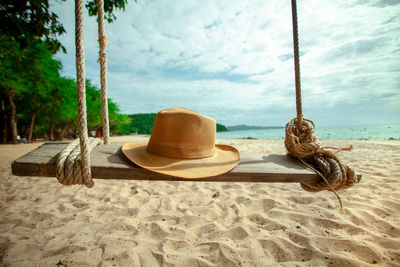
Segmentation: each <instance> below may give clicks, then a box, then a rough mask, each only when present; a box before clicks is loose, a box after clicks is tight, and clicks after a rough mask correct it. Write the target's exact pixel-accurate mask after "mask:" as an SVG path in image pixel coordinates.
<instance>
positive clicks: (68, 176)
mask: <svg viewBox="0 0 400 267" xmlns="http://www.w3.org/2000/svg"><path fill="white" fill-rule="evenodd" d="M102 143H103V141H102V140H101V139H99V138H93V137H91V138H89V139H88V153H90V152H91V151H92V150H93V149H94V148H95V147H96V146H97V145H99V144H102ZM56 177H57V179H58V181H59V182H60V183H61V184H63V185H74V184H84V185H86V186H87V187H89V188H91V187H93V185H94V183H93V179H92V177H90V176H89V177H88V176H87V175H85V174H84V172H83V171H82V161H81V148H80V145H79V139H75V140H74V141H72V142H71V143H70V144H68V145H67V146H66V147H65V148H64V150H63V151H61V153H60V154H59V155H58V158H57V169H56Z"/></svg>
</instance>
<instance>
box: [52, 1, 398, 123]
mask: <svg viewBox="0 0 400 267" xmlns="http://www.w3.org/2000/svg"><path fill="white" fill-rule="evenodd" d="M297 5H298V21H299V41H300V49H301V57H300V61H301V78H302V97H303V113H304V115H305V117H306V118H309V119H311V120H313V121H314V122H315V123H316V124H317V125H321V126H329V125H333V126H336V125H366V124H380V123H400V15H399V14H400V0H337V1H334V0H299V1H298V4H297ZM73 6H74V2H73V1H72V0H67V2H59V1H53V2H52V10H53V11H54V12H56V13H57V14H58V16H59V17H60V20H61V22H62V23H63V24H64V27H65V28H66V30H67V33H66V34H64V35H63V36H61V37H60V40H61V42H62V43H63V44H64V46H65V47H66V48H67V51H68V52H67V54H62V53H59V54H58V55H57V57H58V58H59V59H60V60H61V61H62V63H63V65H64V70H63V73H64V75H66V76H69V77H75V58H74V55H75V54H74V53H75V50H74V38H75V37H74V11H73V10H74V8H73ZM116 15H117V20H116V21H115V22H114V23H112V24H107V25H106V34H107V35H108V47H107V54H108V95H109V97H111V98H112V99H113V100H114V101H115V102H116V103H117V104H118V105H119V106H120V108H121V111H122V112H123V113H127V114H131V113H146V112H157V111H158V110H161V109H164V108H168V107H177V106H180V107H186V108H189V109H192V110H195V111H198V112H200V113H204V114H206V115H209V116H212V117H214V118H215V119H216V120H217V121H218V122H220V123H223V124H225V125H236V124H249V125H265V126H268V125H279V126H284V125H285V124H286V123H287V122H288V121H289V120H290V119H292V118H293V117H295V115H296V108H295V89H294V70H293V46H292V29H291V23H292V22H291V7H290V1H289V0H284V1H283V0H269V1H265V0H248V1H246V0H202V1H200V0H185V1H174V0H138V1H137V3H135V2H134V1H133V0H129V2H128V5H127V8H126V10H125V12H117V13H116ZM85 19H86V21H85V56H86V77H87V78H89V79H91V80H93V81H94V83H95V84H97V85H99V75H100V74H99V66H98V64H97V58H98V44H97V24H96V19H95V18H94V17H88V16H87V11H86V10H85Z"/></svg>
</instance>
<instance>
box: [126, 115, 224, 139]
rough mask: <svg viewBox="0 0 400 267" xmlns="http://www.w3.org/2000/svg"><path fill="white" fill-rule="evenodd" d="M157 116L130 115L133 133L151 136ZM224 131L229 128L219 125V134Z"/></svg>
mask: <svg viewBox="0 0 400 267" xmlns="http://www.w3.org/2000/svg"><path fill="white" fill-rule="evenodd" d="M156 115H157V114H156V113H141V114H132V115H128V116H129V118H131V119H132V121H131V124H130V127H131V130H130V131H131V133H138V134H151V131H152V130H153V124H154V120H155V118H156ZM125 127H127V126H125ZM127 130H128V129H127ZM223 131H227V128H226V127H225V126H224V125H222V124H219V123H217V132H223Z"/></svg>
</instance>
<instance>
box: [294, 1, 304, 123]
mask: <svg viewBox="0 0 400 267" xmlns="http://www.w3.org/2000/svg"><path fill="white" fill-rule="evenodd" d="M292 22H293V23H292V26H293V52H294V72H295V83H296V111H297V122H298V126H299V128H300V127H301V125H303V110H302V105H301V79H300V57H299V35H298V29H297V28H298V27H297V6H296V0H292Z"/></svg>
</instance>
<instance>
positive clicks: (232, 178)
mask: <svg viewBox="0 0 400 267" xmlns="http://www.w3.org/2000/svg"><path fill="white" fill-rule="evenodd" d="M67 144H68V143H63V142H53V143H45V144H43V145H42V146H40V147H38V148H37V149H35V150H33V151H31V152H30V153H28V154H26V155H24V156H22V157H20V158H19V159H17V160H15V161H14V162H13V163H12V173H13V174H14V175H20V176H44V177H55V173H56V160H57V156H58V154H59V153H60V152H61V151H62V149H63V148H64V147H65V146H66V145H67ZM90 160H91V170H92V176H93V178H98V179H131V180H163V181H204V182H315V181H317V180H319V178H318V176H317V175H316V174H315V173H313V172H312V171H310V170H308V169H305V168H304V167H303V166H302V165H301V163H299V162H298V161H297V160H295V159H293V158H291V157H289V156H287V155H278V154H271V155H265V154H251V153H241V160H240V163H239V165H238V166H237V167H236V168H235V169H234V170H232V171H231V172H229V173H225V174H223V175H219V176H214V177H208V178H202V179H190V180H187V179H182V178H177V177H172V176H168V175H163V174H159V173H154V172H150V171H147V170H145V169H142V168H140V167H137V166H135V165H134V164H132V163H131V162H130V161H129V160H127V159H126V158H125V156H124V155H123V154H122V152H121V150H120V146H117V145H102V146H97V147H96V148H95V149H94V150H93V151H92V153H91V155H90Z"/></svg>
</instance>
